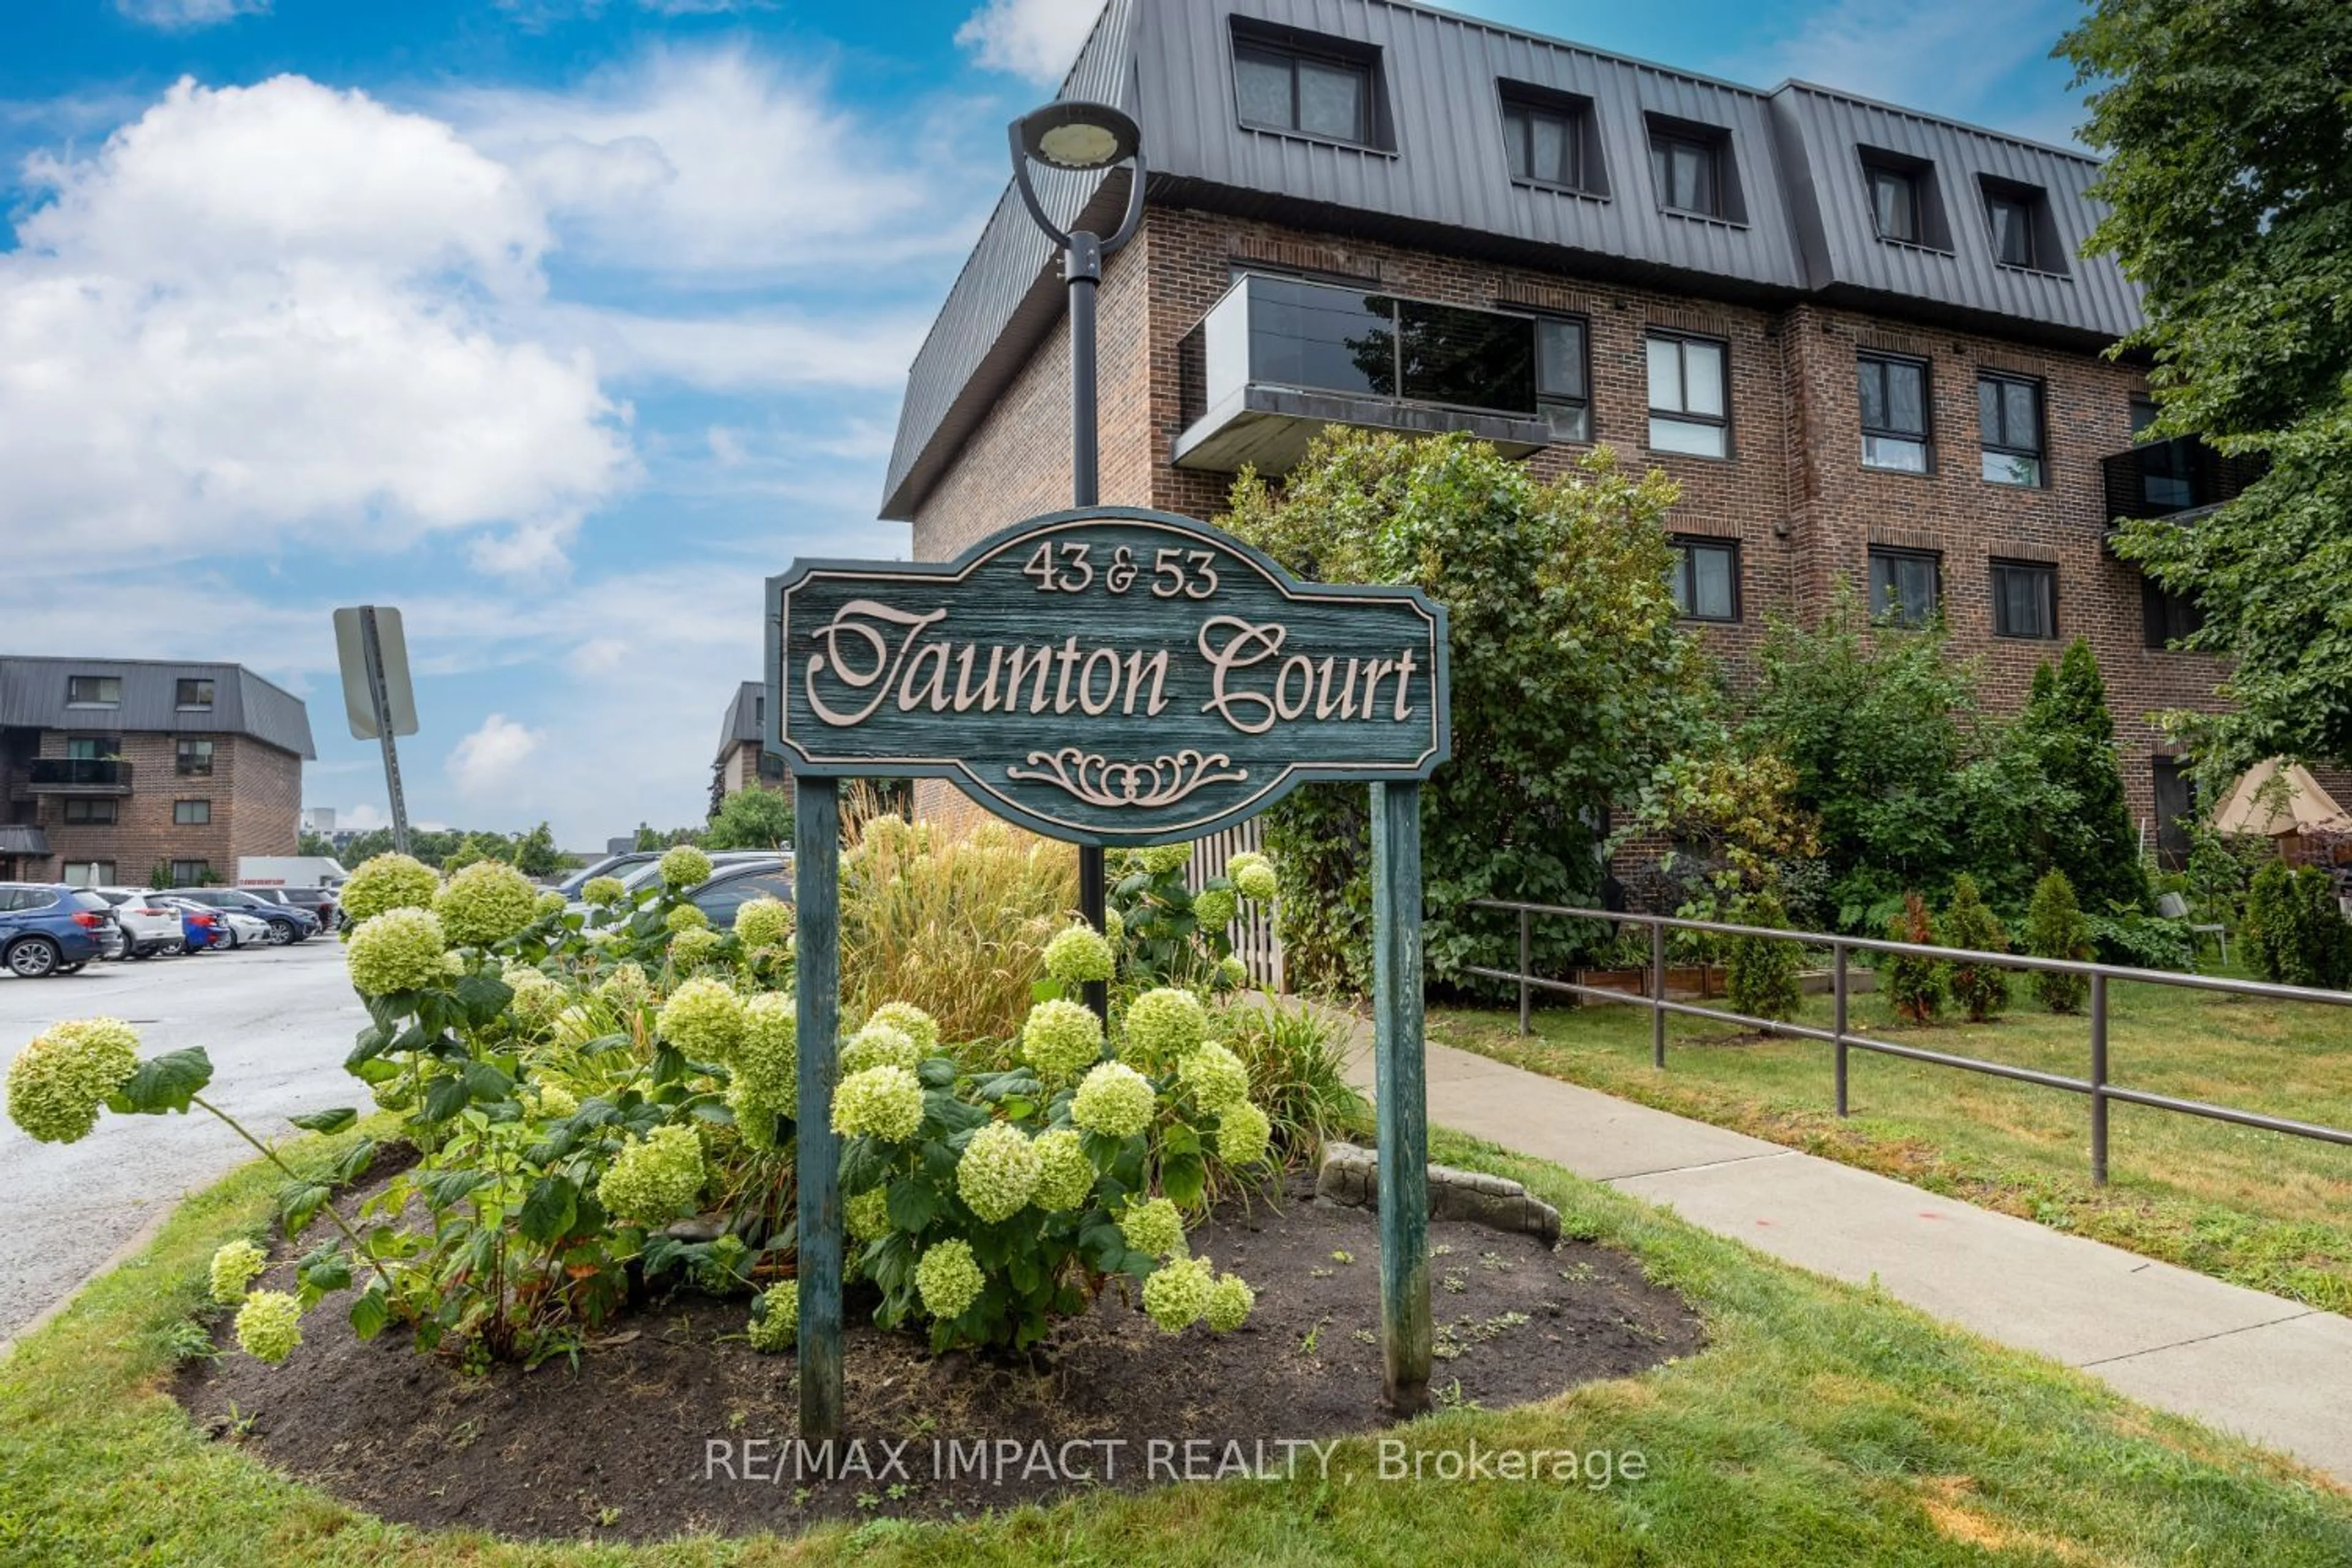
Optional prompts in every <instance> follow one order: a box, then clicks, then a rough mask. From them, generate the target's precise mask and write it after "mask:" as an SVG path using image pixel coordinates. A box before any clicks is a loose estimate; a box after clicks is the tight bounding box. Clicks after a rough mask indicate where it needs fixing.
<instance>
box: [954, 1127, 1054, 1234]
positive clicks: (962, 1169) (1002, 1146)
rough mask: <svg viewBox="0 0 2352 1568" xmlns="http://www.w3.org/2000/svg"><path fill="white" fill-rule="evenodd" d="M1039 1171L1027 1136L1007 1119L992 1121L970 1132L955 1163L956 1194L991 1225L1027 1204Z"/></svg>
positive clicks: (1038, 1165) (1034, 1187)
mask: <svg viewBox="0 0 2352 1568" xmlns="http://www.w3.org/2000/svg"><path fill="white" fill-rule="evenodd" d="M1041 1173H1042V1167H1041V1166H1040V1164H1039V1162H1038V1159H1037V1152H1036V1151H1035V1150H1034V1149H1032V1148H1031V1147H1030V1146H1029V1135H1028V1134H1027V1133H1026V1132H1024V1131H1021V1129H1019V1128H1018V1127H1015V1126H1013V1124H1012V1123H1011V1122H1009V1121H992V1122H990V1123H989V1124H988V1125H987V1126H985V1127H982V1128H981V1129H980V1130H979V1131H976V1132H974V1133H973V1134H972V1135H971V1142H969V1143H967V1144H965V1145H964V1149H963V1157H962V1158H961V1159H960V1160H958V1161H957V1162H956V1195H957V1196H959V1197H961V1199H963V1201H964V1205H965V1206H966V1207H967V1208H969V1209H971V1212H972V1213H974V1214H976V1215H979V1216H980V1217H981V1218H982V1220H984V1221H986V1222H987V1223H988V1224H990V1225H994V1224H995V1223H996V1222H997V1221H999V1220H1004V1219H1011V1218H1012V1217H1013V1215H1016V1214H1019V1213H1020V1212H1021V1211H1022V1210H1023V1209H1024V1208H1027V1207H1028V1206H1029V1198H1030V1194H1033V1193H1034V1192H1035V1191H1036V1190H1037V1179H1038V1177H1039V1175H1040V1174H1041Z"/></svg>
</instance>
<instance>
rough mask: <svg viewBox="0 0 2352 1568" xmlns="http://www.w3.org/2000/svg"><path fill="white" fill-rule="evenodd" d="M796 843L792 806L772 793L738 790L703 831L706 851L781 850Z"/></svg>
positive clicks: (729, 797)
mask: <svg viewBox="0 0 2352 1568" xmlns="http://www.w3.org/2000/svg"><path fill="white" fill-rule="evenodd" d="M792 841H793V803H792V802H791V801H789V800H786V799H785V798H784V797H783V796H782V795H780V794H778V793H777V792H776V791H774V790H772V789H739V790H737V791H736V792H735V793H734V794H733V795H729V796H728V797H727V798H726V799H725V800H724V801H722V802H720V803H719V809H718V810H717V811H716V812H714V813H712V814H711V817H710V826H709V827H706V828H704V829H703V831H702V847H704V848H705V849H781V848H782V847H785V846H786V845H789V844H790V843H792Z"/></svg>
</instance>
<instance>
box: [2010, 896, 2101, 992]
mask: <svg viewBox="0 0 2352 1568" xmlns="http://www.w3.org/2000/svg"><path fill="white" fill-rule="evenodd" d="M2025 951H2026V952H2030V953H2032V954H2033V955H2034V956H2035V957H2037V958H2070V959H2073V960H2074V962H2075V963H2089V962H2090V960H2091V955H2092V953H2093V952H2095V949H2094V948H2093V946H2092V945H2091V922H2090V921H2086V920H2084V918H2083V906H2082V905H2081V904H2079V903H2077V902H2076V901H2075V899H2074V884H2073V883H2072V882H2069V881H2068V880H2066V873H2065V872H2063V871H2060V870H2056V869H2053V870H2049V871H2045V872H2043V873H2042V880H2040V881H2039V882H2036V883H2034V884H2033V902H2032V904H2031V905H2030V906H2028V907H2027V909H2026V911H2025ZM2090 987H2091V983H2090V982H2089V981H2088V980H2086V979H2084V977H2083V976H2081V975H2079V974H2060V973H2053V972H2052V971H2050V970H2046V969H2043V970H2036V971H2035V972H2034V974H2033V994H2035V995H2036V996H2038V997H2040V998H2041V999H2042V1005H2043V1006H2044V1007H2047V1008H2049V1009H2050V1010H2051V1011H2052V1012H2053V1013H2079V1012H2081V1011H2082V1010H2083V994H2084V992H2086V991H2088V990H2089V989H2090Z"/></svg>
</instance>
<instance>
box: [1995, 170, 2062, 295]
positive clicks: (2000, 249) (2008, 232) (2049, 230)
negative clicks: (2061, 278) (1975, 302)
mask: <svg viewBox="0 0 2352 1568" xmlns="http://www.w3.org/2000/svg"><path fill="white" fill-rule="evenodd" d="M1979 184H1980V186H1981V188H1982V189H1983V192H1984V209H1985V226H1986V228H1987V229H1988V230H1989V231H1990V234H1991V237H1992V255H1993V259H1994V260H1996V261H1998V262H2000V264H2001V265H2002V266H2003V267H2016V268H2023V269H2024V270H2026V271H2029V272H2054V273H2062V274H2063V272H2064V271H2065V270H2066V261H2065V258H2064V256H2063V247H2062V246H2061V245H2060V244H2059V241H2058V226H2057V223H2056V221H2055V220H2054V219H2053V218H2052V217H2051V216H2050V194H2049V193H2048V192H2047V191H2044V190H2043V189H2042V187H2041V186H2039V185H2026V184H2019V183H2017V182H2016V181H2014V180H2002V179H1996V178H1994V177H1993V176H1992V175H1990V174H1986V175H1982V176H1980V177H1979Z"/></svg>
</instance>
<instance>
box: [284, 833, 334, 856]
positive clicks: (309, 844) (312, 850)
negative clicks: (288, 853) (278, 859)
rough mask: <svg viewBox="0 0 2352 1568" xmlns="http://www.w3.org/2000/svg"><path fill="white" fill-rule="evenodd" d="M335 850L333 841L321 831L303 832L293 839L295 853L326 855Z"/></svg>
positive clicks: (331, 853)
mask: <svg viewBox="0 0 2352 1568" xmlns="http://www.w3.org/2000/svg"><path fill="white" fill-rule="evenodd" d="M334 852H335V841H334V840H333V839H331V838H330V837H327V836H326V835H325V834H323V833H305V834H303V835H302V836H301V837H299V838H298V839H296V840H295V843H294V853H295V854H297V855H328V856H331V855H333V854H334Z"/></svg>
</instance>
